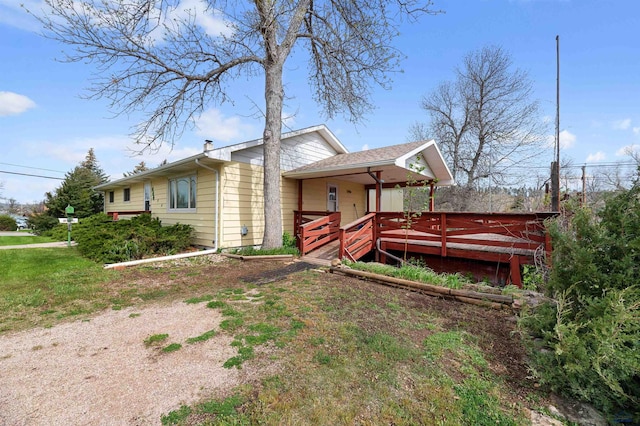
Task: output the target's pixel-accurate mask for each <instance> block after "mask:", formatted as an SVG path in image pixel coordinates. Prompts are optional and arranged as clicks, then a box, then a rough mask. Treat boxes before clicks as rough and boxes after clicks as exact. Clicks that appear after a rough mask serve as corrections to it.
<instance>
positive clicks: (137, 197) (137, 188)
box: [104, 183, 144, 213]
mask: <svg viewBox="0 0 640 426" xmlns="http://www.w3.org/2000/svg"><path fill="white" fill-rule="evenodd" d="M128 188H129V189H130V195H131V199H130V201H124V188H116V189H114V190H113V203H110V202H109V191H106V192H105V194H104V207H105V213H108V212H121V211H127V210H129V211H138V210H144V185H143V184H142V183H134V184H132V185H131V186H130V187H128Z"/></svg>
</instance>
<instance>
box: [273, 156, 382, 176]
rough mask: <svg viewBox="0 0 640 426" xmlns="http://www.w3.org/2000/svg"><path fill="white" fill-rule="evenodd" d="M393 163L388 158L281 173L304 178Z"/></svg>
mask: <svg viewBox="0 0 640 426" xmlns="http://www.w3.org/2000/svg"><path fill="white" fill-rule="evenodd" d="M392 165H394V162H393V161H389V160H381V161H372V162H369V163H359V164H350V165H343V166H333V167H325V168H322V169H313V170H305V171H302V172H293V173H292V172H285V173H283V174H282V175H283V176H285V177H288V178H304V177H305V176H309V175H317V174H326V173H331V172H345V171H349V170H355V169H367V168H374V167H381V166H392Z"/></svg>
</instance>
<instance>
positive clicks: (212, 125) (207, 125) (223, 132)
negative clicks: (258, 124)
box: [195, 108, 253, 142]
mask: <svg viewBox="0 0 640 426" xmlns="http://www.w3.org/2000/svg"><path fill="white" fill-rule="evenodd" d="M195 125H196V128H197V129H198V130H197V131H196V133H197V134H198V135H200V136H203V137H205V138H206V139H212V140H214V142H215V141H216V140H218V141H221V142H232V141H238V140H242V139H246V138H247V135H249V134H251V133H252V131H253V128H252V126H251V125H249V124H245V123H243V122H242V120H241V119H240V117H238V116H234V117H225V116H224V115H223V114H222V112H221V111H220V110H218V109H215V108H213V109H209V110H207V111H205V112H203V113H202V115H201V116H200V117H199V118H198V119H197V120H195Z"/></svg>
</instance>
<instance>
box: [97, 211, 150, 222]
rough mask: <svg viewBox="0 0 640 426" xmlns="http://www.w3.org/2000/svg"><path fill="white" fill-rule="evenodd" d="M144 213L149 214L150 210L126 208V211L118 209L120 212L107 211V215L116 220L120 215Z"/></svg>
mask: <svg viewBox="0 0 640 426" xmlns="http://www.w3.org/2000/svg"><path fill="white" fill-rule="evenodd" d="M145 213H148V214H151V210H127V211H120V212H107V215H108V216H111V217H112V218H113V220H118V219H119V218H120V216H138V215H141V214H145Z"/></svg>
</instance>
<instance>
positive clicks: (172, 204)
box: [167, 174, 198, 213]
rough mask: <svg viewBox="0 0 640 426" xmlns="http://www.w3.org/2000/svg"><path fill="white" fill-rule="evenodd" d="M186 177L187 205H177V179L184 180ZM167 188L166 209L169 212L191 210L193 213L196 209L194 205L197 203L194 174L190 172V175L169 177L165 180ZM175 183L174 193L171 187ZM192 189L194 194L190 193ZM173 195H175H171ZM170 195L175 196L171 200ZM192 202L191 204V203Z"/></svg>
mask: <svg viewBox="0 0 640 426" xmlns="http://www.w3.org/2000/svg"><path fill="white" fill-rule="evenodd" d="M184 179H187V180H188V182H189V186H188V188H189V194H188V195H187V204H188V206H187V207H177V204H178V198H177V195H178V191H177V189H178V186H177V184H178V181H180V180H184ZM167 185H168V188H167V211H169V212H181V213H183V212H187V213H189V212H191V213H195V211H196V207H197V205H198V203H197V198H198V177H197V175H196V174H192V175H184V176H178V177H175V178H171V179H169V180H168V182H167ZM174 185H175V188H176V190H175V194H174V191H173V187H174ZM192 190H193V191H195V194H192ZM174 195H175V197H173V196H174ZM172 197H173V198H175V199H173V200H172ZM192 203H193V205H192Z"/></svg>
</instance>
